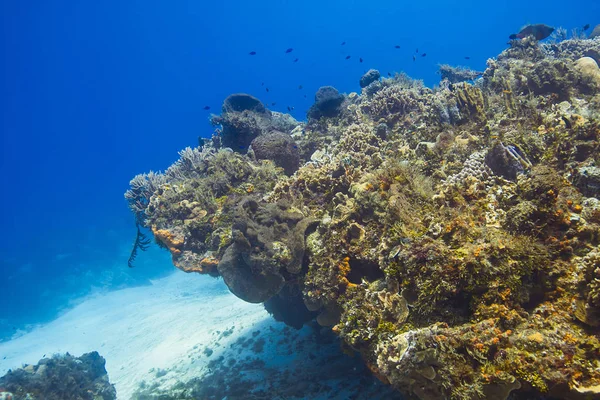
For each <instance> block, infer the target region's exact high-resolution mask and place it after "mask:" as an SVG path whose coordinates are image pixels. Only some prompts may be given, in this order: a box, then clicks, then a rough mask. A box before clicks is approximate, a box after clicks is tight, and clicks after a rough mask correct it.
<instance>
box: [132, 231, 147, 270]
mask: <svg viewBox="0 0 600 400" xmlns="http://www.w3.org/2000/svg"><path fill="white" fill-rule="evenodd" d="M135 226H136V228H137V235H136V236H135V242H134V243H133V249H131V254H130V255H129V260H127V265H128V266H129V268H133V262H134V261H135V258H136V257H137V255H138V249H140V250H142V251H146V250H148V247H150V243H151V242H150V239H148V236H146V235H145V234H144V233H143V232H142V230H141V229H140V224H138V223H136V224H135Z"/></svg>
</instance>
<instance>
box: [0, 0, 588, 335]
mask: <svg viewBox="0 0 600 400" xmlns="http://www.w3.org/2000/svg"><path fill="white" fill-rule="evenodd" d="M594 15H596V16H598V15H600V2H597V1H589V0H588V1H571V2H568V3H566V2H564V1H556V0H546V1H528V2H524V1H522V0H519V1H517V0H506V1H501V2H481V1H473V0H464V1H461V2H458V1H457V2H448V1H442V0H436V1H433V0H429V1H427V0H419V1H414V2H407V1H404V2H402V1H397V0H395V1H391V0H386V1H379V2H375V1H364V0H361V1H353V0H343V1H341V0H335V1H332V0H330V1H314V0H305V1H295V2H292V1H287V0H268V1H265V0H263V1H241V0H222V1H215V2H211V3H209V2H206V1H196V2H192V1H173V2H167V1H161V2H159V1H140V0H138V1H126V2H124V1H114V0H106V1H100V2H75V1H64V0H54V1H37V2H36V1H33V2H23V1H18V0H4V1H2V2H0V18H1V20H0V25H1V30H0V32H1V33H0V34H1V35H2V37H1V40H0V47H1V53H0V57H1V58H0V77H1V80H0V85H1V86H0V96H1V102H0V105H1V111H0V118H1V124H0V132H1V138H2V144H1V146H0V149H1V156H0V163H1V165H0V166H1V171H2V181H1V184H2V189H1V191H0V210H1V211H0V213H1V214H0V215H1V217H0V218H1V219H0V227H1V233H0V235H1V240H0V246H1V248H0V276H1V277H2V278H1V293H2V295H1V300H0V304H1V306H0V338H6V337H7V335H10V334H11V332H13V331H15V330H17V329H20V328H22V327H24V326H25V325H27V324H34V323H39V322H44V321H46V320H48V319H50V318H52V317H53V316H54V315H56V313H57V312H58V311H59V310H60V309H62V308H64V307H66V306H68V305H69V304H70V302H71V301H72V300H73V299H75V298H77V297H79V296H81V295H84V294H87V293H89V292H90V291H94V290H108V289H114V288H118V287H123V286H129V285H137V284H142V283H144V282H146V281H147V279H149V278H155V277H158V276H162V275H164V274H167V273H169V272H170V271H172V268H173V267H172V266H171V265H170V262H169V257H168V255H167V254H165V253H164V252H160V251H158V250H156V249H155V250H153V251H152V252H150V253H143V254H142V255H141V256H140V257H139V259H138V267H137V268H136V269H133V270H129V269H127V266H126V265H127V263H126V260H127V256H128V251H129V245H130V244H131V241H132V240H133V238H134V235H135V230H134V225H133V219H132V216H131V215H130V214H129V212H128V210H127V207H126V204H125V201H124V199H123V192H124V191H125V190H126V189H127V186H128V182H129V179H130V178H131V177H133V176H134V175H135V174H137V173H141V172H145V171H148V170H150V169H154V170H162V169H165V168H167V167H168V166H169V164H170V163H172V162H173V161H175V159H176V158H177V151H178V150H180V149H181V148H183V147H186V146H194V145H196V144H197V137H198V136H204V137H207V136H210V134H211V132H212V127H211V126H210V125H209V123H208V117H209V113H210V112H213V111H214V112H218V111H219V109H220V104H221V102H222V100H223V99H224V98H225V97H226V96H227V95H228V94H230V93H234V92H248V93H251V94H253V95H255V96H257V97H259V98H260V99H261V100H263V101H264V102H265V103H267V104H270V103H272V102H276V103H277V105H276V106H274V107H270V108H272V109H274V110H278V111H286V108H287V106H293V107H294V111H293V115H294V116H295V117H296V118H298V119H304V116H305V111H306V110H307V109H308V107H309V106H310V105H311V102H312V99H313V96H314V93H315V91H316V90H317V88H318V87H319V86H322V85H333V86H335V87H337V88H338V89H339V90H340V91H342V92H351V91H358V90H359V89H360V88H359V85H358V79H359V78H360V76H361V74H362V73H363V72H364V71H365V70H367V69H368V68H377V69H379V70H380V71H382V73H383V74H386V73H387V72H393V71H405V72H406V73H408V74H409V75H410V76H412V77H414V78H418V79H422V80H424V81H425V83H426V84H427V85H429V86H432V85H434V84H435V83H436V82H437V81H438V76H437V75H436V70H437V64H439V63H450V64H455V65H456V64H461V65H466V66H470V67H472V68H475V69H484V68H485V62H486V59H487V58H489V57H493V56H495V55H497V54H498V53H499V52H500V51H502V50H503V49H504V48H505V47H506V41H507V37H508V35H509V34H510V33H513V32H515V31H517V30H518V29H519V28H520V27H521V26H522V25H523V24H526V23H538V22H541V23H546V24H550V25H554V26H563V27H565V28H567V29H568V30H571V29H573V28H577V27H581V26H583V25H584V24H586V23H590V24H592V26H593V25H595V24H596V23H598V22H600V21H597V20H596V21H592V20H590V16H594ZM342 42H346V44H345V45H344V46H342V45H341V43H342ZM396 45H399V46H401V48H400V49H395V48H394V46H396ZM290 47H291V48H293V49H294V50H293V52H291V53H289V54H285V50H286V49H287V48H290ZM417 48H418V50H419V54H422V53H426V54H427V56H426V57H417V60H416V61H413V59H412V56H413V55H414V54H415V52H416V49H417ZM250 51H256V52H257V54H256V55H255V56H250V55H249V54H248V53H249V52H250ZM347 55H350V56H351V58H350V59H349V60H346V59H345V58H346V56H347ZM465 57H470V59H469V60H466V59H465ZM296 58H298V62H293V60H295V59H296ZM359 58H363V59H364V62H363V63H360V62H359ZM262 83H264V86H262ZM299 85H302V86H303V88H302V89H299V88H298V87H299ZM266 87H268V88H269V89H270V91H269V92H268V93H267V92H266V90H265V88H266ZM305 95H306V97H304V96H305ZM204 106H210V107H211V110H210V111H204V110H203V107H204Z"/></svg>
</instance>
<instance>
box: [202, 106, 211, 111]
mask: <svg viewBox="0 0 600 400" xmlns="http://www.w3.org/2000/svg"><path fill="white" fill-rule="evenodd" d="M202 109H203V110H210V106H204V107H203V108H202Z"/></svg>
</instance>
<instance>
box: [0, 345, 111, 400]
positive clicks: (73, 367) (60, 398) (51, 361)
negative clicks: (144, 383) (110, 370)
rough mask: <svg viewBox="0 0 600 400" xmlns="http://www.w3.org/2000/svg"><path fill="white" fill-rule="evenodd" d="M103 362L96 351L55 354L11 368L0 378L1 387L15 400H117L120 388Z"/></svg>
mask: <svg viewBox="0 0 600 400" xmlns="http://www.w3.org/2000/svg"><path fill="white" fill-rule="evenodd" d="M104 365H105V360H104V358H102V357H101V356H100V355H99V354H98V353H97V352H95V351H94V352H91V353H86V354H84V355H82V356H81V357H73V356H72V355H70V354H69V353H67V354H65V355H54V356H52V357H50V358H43V359H41V360H40V362H39V363H37V364H36V365H25V366H23V367H22V368H19V369H16V370H14V371H9V372H8V373H7V374H6V375H4V376H3V377H1V378H0V387H1V388H3V390H4V391H5V392H7V393H11V394H12V400H35V399H44V400H80V399H90V400H92V399H93V400H115V399H116V398H117V392H116V390H115V387H114V385H112V384H111V383H110V382H109V381H108V375H107V373H106V369H105V367H104ZM3 393H4V392H3Z"/></svg>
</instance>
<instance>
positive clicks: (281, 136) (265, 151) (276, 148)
mask: <svg viewBox="0 0 600 400" xmlns="http://www.w3.org/2000/svg"><path fill="white" fill-rule="evenodd" d="M251 145H252V150H254V154H255V156H256V158H257V159H259V160H272V161H273V162H274V163H275V164H276V165H277V166H278V167H281V168H283V170H284V171H285V173H286V174H288V175H291V174H293V173H294V172H295V171H296V170H297V169H298V167H299V166H300V155H299V152H298V146H297V145H296V143H295V142H294V139H292V137H291V136H290V135H287V134H285V133H283V132H277V131H273V132H269V133H266V134H264V135H260V136H259V137H257V138H256V139H254V140H253V141H252V144H251Z"/></svg>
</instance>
